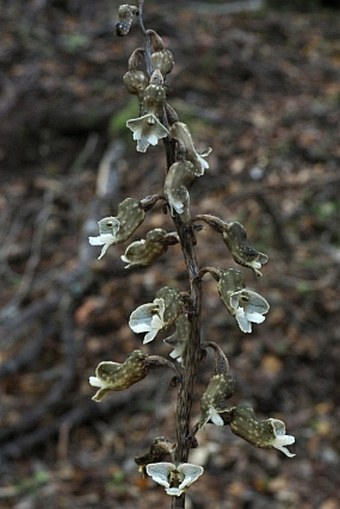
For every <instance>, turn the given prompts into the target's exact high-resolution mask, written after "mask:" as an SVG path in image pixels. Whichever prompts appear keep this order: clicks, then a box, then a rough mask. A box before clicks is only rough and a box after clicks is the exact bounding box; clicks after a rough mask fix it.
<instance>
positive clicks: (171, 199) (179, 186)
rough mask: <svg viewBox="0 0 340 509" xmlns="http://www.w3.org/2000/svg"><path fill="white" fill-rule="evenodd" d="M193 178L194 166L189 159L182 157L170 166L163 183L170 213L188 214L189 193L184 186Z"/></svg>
mask: <svg viewBox="0 0 340 509" xmlns="http://www.w3.org/2000/svg"><path fill="white" fill-rule="evenodd" d="M194 178H195V173H194V166H193V164H192V163H191V162H190V161H186V160H185V159H184V160H182V161H177V162H175V163H173V164H172V165H171V166H170V168H169V171H168V174H167V176H166V179H165V183H164V194H165V196H166V198H167V200H168V204H169V207H170V210H171V214H172V215H174V212H177V214H183V213H187V214H188V209H189V202H190V195H189V192H188V190H187V187H186V186H187V185H189V184H190V183H191V182H192V181H193V180H194Z"/></svg>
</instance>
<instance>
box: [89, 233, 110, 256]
mask: <svg viewBox="0 0 340 509" xmlns="http://www.w3.org/2000/svg"><path fill="white" fill-rule="evenodd" d="M115 240H116V236H115V235H112V233H101V234H100V235H98V236H97V237H89V243H90V244H91V246H103V247H102V250H101V252H100V255H99V256H98V260H100V259H101V258H103V256H104V255H105V253H106V251H107V250H108V248H109V247H110V246H111V245H112V244H113V243H114V242H115Z"/></svg>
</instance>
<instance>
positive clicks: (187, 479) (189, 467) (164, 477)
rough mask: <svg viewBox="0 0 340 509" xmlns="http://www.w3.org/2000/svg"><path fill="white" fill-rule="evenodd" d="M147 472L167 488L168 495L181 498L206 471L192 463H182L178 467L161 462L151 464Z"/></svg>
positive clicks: (147, 467)
mask: <svg viewBox="0 0 340 509" xmlns="http://www.w3.org/2000/svg"><path fill="white" fill-rule="evenodd" d="M146 472H147V474H148V475H149V476H150V477H152V479H153V480H154V481H155V482H156V483H158V484H160V485H161V486H163V487H164V488H165V491H166V493H167V494H168V495H171V496H172V497H180V496H181V495H182V493H183V492H184V491H185V490H186V489H187V488H189V486H190V485H191V484H192V483H193V482H195V481H197V479H198V478H199V477H200V476H201V475H202V474H203V472H204V469H203V467H201V466H199V465H193V464H192V463H181V464H180V465H177V466H176V465H175V464H174V463H167V462H159V463H149V465H147V466H146Z"/></svg>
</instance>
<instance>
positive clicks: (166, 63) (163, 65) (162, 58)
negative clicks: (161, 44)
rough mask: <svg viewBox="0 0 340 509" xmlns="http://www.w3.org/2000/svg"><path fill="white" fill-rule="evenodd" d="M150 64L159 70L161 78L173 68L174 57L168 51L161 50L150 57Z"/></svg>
mask: <svg viewBox="0 0 340 509" xmlns="http://www.w3.org/2000/svg"><path fill="white" fill-rule="evenodd" d="M151 62H152V65H153V67H154V68H155V69H159V70H160V71H161V73H162V74H163V76H165V75H166V74H168V73H169V72H170V71H171V70H172V68H173V66H174V57H173V54H172V53H171V51H170V50H168V49H162V50H161V51H155V53H152V55H151Z"/></svg>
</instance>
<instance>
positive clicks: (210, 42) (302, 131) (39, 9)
mask: <svg viewBox="0 0 340 509" xmlns="http://www.w3.org/2000/svg"><path fill="white" fill-rule="evenodd" d="M282 4H284V8H283V7H282ZM118 6H119V2H116V1H112V0H111V1H108V0H97V1H96V2H93V1H89V0H27V1H26V2H22V1H20V0H11V1H6V0H0V13H1V16H0V27H1V30H0V66H1V67H0V119H1V121H0V178H1V187H0V232H1V244H0V277H1V293H0V508H1V509H9V508H15V509H38V508H39V509H40V508H41V507H45V506H46V505H48V506H49V507H50V508H51V509H71V508H72V509H78V508H79V509H92V508H93V509H97V508H98V509H99V508H100V509H111V508H123V509H131V508H136V509H137V508H138V509H144V508H159V507H169V506H170V499H169V498H168V497H167V496H166V495H165V493H164V491H163V490H162V488H161V487H158V486H156V485H155V484H154V483H153V482H152V481H151V480H144V479H143V478H142V476H141V474H140V473H138V471H137V466H136V464H135V462H134V457H135V456H138V455H142V454H144V453H145V452H146V451H147V450H148V449H149V445H150V443H151V442H152V440H153V438H155V437H156V436H159V435H165V436H167V437H169V438H172V437H173V432H174V411H175V401H176V389H175V388H171V387H170V386H169V384H170V381H171V374H170V373H168V372H166V371H164V372H163V371H157V372H152V373H151V374H150V375H149V376H148V377H147V378H146V379H144V380H143V381H142V382H140V383H138V384H136V385H135V386H133V387H131V388H130V389H129V390H127V391H125V392H122V393H115V394H112V395H110V396H109V397H108V398H107V399H106V400H105V401H103V402H102V403H95V402H93V401H91V397H92V396H93V394H94V389H93V388H91V387H90V386H89V384H88V377H89V376H91V375H93V374H94V370H95V367H96V366H97V364H98V363H99V362H100V361H102V360H115V361H118V362H122V361H124V359H125V358H126V356H127V355H128V353H129V352H131V350H133V349H134V348H140V347H141V338H140V337H138V336H136V335H135V334H133V332H132V331H131V330H130V329H129V327H128V325H127V322H128V318H129V315H130V313H131V312H132V311H133V310H134V309H135V308H136V307H137V306H138V305H140V304H142V303H145V302H149V301H151V300H153V298H154V295H155V293H156V292H157V290H158V289H159V288H160V287H161V286H164V285H166V284H168V285H176V286H177V287H179V288H180V289H182V290H185V289H186V288H187V280H186V273H185V269H184V265H183V261H182V257H181V253H180V251H179V249H178V247H177V246H174V247H172V248H171V249H170V250H169V251H168V252H167V253H166V254H165V255H164V256H163V257H162V258H160V259H159V261H158V262H157V263H156V264H154V265H153V266H152V267H150V268H146V269H140V270H134V271H127V270H125V269H124V266H123V263H122V262H121V260H120V255H121V254H122V253H123V252H124V250H125V247H126V246H117V247H111V248H110V250H109V251H108V253H107V255H106V256H105V257H104V258H103V259H102V260H100V261H98V260H97V259H96V257H97V256H98V254H99V249H98V248H96V247H91V246H89V244H88V242H87V237H88V235H96V234H97V226H96V222H97V221H98V219H100V218H101V217H103V216H105V215H115V214H116V211H117V204H118V203H119V202H120V201H121V200H123V199H124V198H125V197H126V196H132V197H134V198H138V199H139V198H143V197H144V196H146V195H149V194H152V193H157V192H160V191H161V189H162V183H163V179H164V171H165V157H164V152H163V150H162V146H161V144H159V146H157V147H155V148H151V149H150V150H148V152H147V153H146V154H138V153H137V152H136V150H135V143H134V142H133V140H132V137H131V133H130V132H129V131H128V130H127V129H126V127H125V122H126V120H127V119H129V118H133V117H135V116H137V112H138V107H137V103H136V100H135V98H134V97H131V96H129V95H128V94H127V92H126V90H125V88H124V86H123V84H122V76H123V74H124V73H125V72H126V69H127V60H128V58H129V56H130V54H131V53H132V51H133V50H134V49H135V48H136V47H138V46H140V45H142V40H141V37H140V35H139V33H138V30H137V29H136V28H133V29H132V31H131V34H130V35H129V36H128V37H126V38H117V37H115V35H114V34H113V26H114V23H115V21H116V11H117V8H118ZM338 7H339V2H336V1H333V2H331V1H321V0H320V1H317V0H300V1H298V0H291V1H287V2H278V1H275V0H268V1H267V2H265V1H261V0H249V1H241V0H240V1H233V2H226V1H219V2H218V1H215V2H209V1H207V0H205V1H185V0H181V1H180V0H177V1H176V2H173V1H168V0H163V1H161V2H160V1H151V0H145V19H144V21H145V25H146V26H147V27H148V28H153V29H155V30H156V31H157V32H158V33H159V34H160V35H161V36H162V37H163V38H164V41H165V44H166V46H167V47H168V48H169V49H171V51H172V52H173V54H174V58H175V67H174V70H173V72H172V73H171V74H170V75H169V78H168V99H169V102H170V104H171V105H172V106H173V107H174V108H175V109H176V110H177V112H178V113H179V116H180V119H181V120H182V121H184V122H186V123H187V124H188V125H189V127H190V130H191V132H192V134H193V137H194V140H195V144H196V147H198V148H199V149H202V150H204V149H205V148H206V147H207V146H211V147H212V148H213V152H212V154H211V155H210V156H209V164H210V170H209V171H208V172H207V174H206V175H205V176H204V177H203V178H201V179H198V180H197V182H195V183H194V185H193V187H192V189H191V197H192V198H191V204H192V210H193V214H196V213H211V214H214V215H218V216H220V217H221V218H223V219H224V220H227V221H230V220H238V221H240V222H241V223H242V224H243V225H244V226H245V227H246V229H247V232H248V235H249V237H250V239H251V240H252V243H253V244H254V246H256V247H257V248H258V249H259V250H261V251H263V252H265V253H267V254H268V255H269V258H270V261H269V263H268V265H266V266H265V267H264V268H263V274H264V275H263V277H262V278H256V276H254V275H253V274H252V273H251V272H250V271H247V270H246V269H244V270H243V269H242V272H243V275H244V277H245V280H246V282H247V286H249V287H251V288H252V289H254V290H255V291H258V292H259V293H261V294H262V295H263V296H264V297H265V298H266V299H267V300H268V301H269V302H270V304H271V311H270V313H269V315H268V317H267V319H266V322H265V323H264V324H262V325H261V327H258V328H257V327H254V329H255V330H254V332H253V334H251V335H244V334H242V332H241V331H240V330H238V329H237V328H236V326H235V323H234V320H233V319H231V317H230V316H229V315H228V314H227V313H226V310H225V308H224V307H223V306H222V305H221V303H220V300H219V298H218V296H217V293H216V287H215V284H214V283H213V282H212V281H210V280H209V278H207V279H206V280H205V283H204V305H203V315H204V316H203V334H204V337H205V338H206V339H207V340H211V341H216V342H218V343H219V344H220V345H221V347H222V348H223V349H224V351H225V352H226V354H227V356H228V359H229V361H230V365H231V368H232V370H233V373H234V374H235V377H236V379H237V389H236V393H235V395H234V396H233V398H232V400H231V401H230V405H236V404H241V403H245V404H249V405H251V406H253V408H254V409H255V411H256V414H257V416H258V417H260V418H268V417H276V418H279V419H283V420H284V421H285V423H286V425H287V432H288V433H289V434H293V435H294V436H295V437H296V444H295V446H292V447H291V449H292V450H294V452H296V457H295V458H294V459H288V458H286V457H285V456H283V455H282V454H281V453H280V452H278V451H276V450H274V451H271V450H262V449H256V448H253V447H252V446H251V445H249V444H247V443H246V442H243V441H242V440H241V439H239V438H237V437H236V436H234V435H232V434H231V433H230V432H229V430H228V429H225V428H217V427H215V426H213V425H207V426H206V427H205V429H204V430H203V431H201V432H200V433H199V434H198V437H197V438H198V443H199V447H198V448H197V449H195V450H193V451H192V457H191V461H193V462H194V463H195V462H197V463H199V464H201V465H203V466H204V468H205V474H204V476H203V477H201V478H200V480H199V482H197V483H196V484H195V485H194V486H193V487H192V488H191V489H190V497H189V503H190V504H189V505H188V507H190V508H192V509H205V508H209V509H241V508H242V509H267V508H268V509H269V508H270V509H314V508H315V509H336V508H338V507H339V505H340V489H339V483H338V478H337V472H338V471H339V466H340V447H339V444H340V432H339V418H340V413H339V382H340V375H339V361H340V347H339V330H340V328H339V325H340V323H339V316H340V313H339V311H340V299H339V273H340V267H339V263H340V247H339V242H340V229H339V224H340V201H339V191H340V172H339V160H340V146H339V131H340V130H339V123H340V122H339V120H340V116H339V103H340V84H339V83H340V81H339V77H340V38H339V35H340V16H339V10H338ZM164 225H165V227H166V228H168V229H169V230H171V229H172V226H171V221H170V219H169V217H168V216H165V215H164V214H163V212H162V210H161V208H160V207H158V206H156V207H155V208H154V209H153V210H152V211H151V212H150V213H149V214H148V217H147V220H146V221H145V223H143V225H142V226H141V227H140V229H139V230H138V231H137V232H136V234H135V235H134V239H140V238H143V237H144V236H145V234H146V232H147V231H148V230H149V229H151V228H152V227H157V226H163V227H164ZM197 250H198V256H199V260H200V263H201V265H202V266H203V265H215V266H221V267H225V268H227V267H229V266H235V264H234V262H233V260H232V259H231V258H230V256H229V254H228V252H227V251H226V248H225V245H224V244H223V243H222V242H221V241H220V239H219V237H218V236H217V235H216V234H214V233H213V232H212V231H211V230H209V228H208V227H205V228H204V229H203V230H202V231H201V232H200V233H199V237H198V245H197ZM236 268H237V267H236ZM143 350H144V351H147V352H150V353H157V354H162V355H164V356H168V354H169V347H168V346H167V345H166V344H164V343H163V342H162V340H161V338H160V339H157V340H156V341H154V342H152V343H151V344H150V345H146V346H144V347H143ZM212 366H213V364H212V359H210V358H208V359H207V361H206V363H205V364H204V365H203V367H202V371H201V373H200V379H199V381H198V385H197V387H196V395H195V397H196V400H195V404H194V418H197V416H198V415H199V397H200V394H202V390H204V387H205V386H206V384H207V382H208V380H209V376H210V375H211V373H212Z"/></svg>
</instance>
